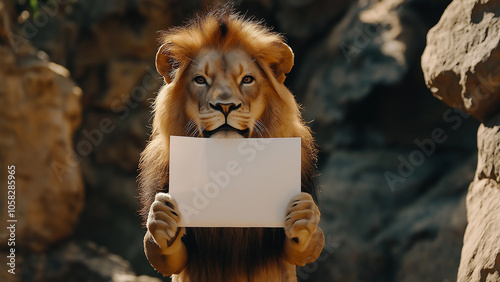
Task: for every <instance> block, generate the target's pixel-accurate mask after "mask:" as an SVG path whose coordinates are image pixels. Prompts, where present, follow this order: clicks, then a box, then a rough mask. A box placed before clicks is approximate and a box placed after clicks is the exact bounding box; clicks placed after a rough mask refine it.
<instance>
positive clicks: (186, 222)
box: [169, 136, 301, 227]
mask: <svg viewBox="0 0 500 282" xmlns="http://www.w3.org/2000/svg"><path fill="white" fill-rule="evenodd" d="M300 181H301V140H300V138H265V139H263V138H244V139H210V138H192V137H178V136H171V137H170V172H169V193H170V194H171V195H172V197H173V198H174V199H175V200H176V201H177V204H178V208H179V211H180V213H181V222H180V226H188V227H283V226H284V223H285V222H284V221H285V212H286V207H287V205H288V204H289V202H290V201H291V199H292V198H293V197H294V196H296V195H298V194H300Z"/></svg>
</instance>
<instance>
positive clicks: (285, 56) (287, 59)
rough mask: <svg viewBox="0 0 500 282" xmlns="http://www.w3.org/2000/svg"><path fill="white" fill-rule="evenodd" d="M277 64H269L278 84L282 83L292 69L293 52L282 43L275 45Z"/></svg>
mask: <svg viewBox="0 0 500 282" xmlns="http://www.w3.org/2000/svg"><path fill="white" fill-rule="evenodd" d="M277 45H278V46H277V49H276V50H277V53H278V56H277V58H276V59H278V61H277V62H274V63H271V64H270V67H271V69H272V70H273V72H274V75H275V76H276V79H277V80H278V82H279V83H283V82H284V81H285V78H286V74H288V73H289V72H290V71H291V70H292V67H293V51H292V48H290V46H288V45H287V44H285V43H283V42H279V43H277Z"/></svg>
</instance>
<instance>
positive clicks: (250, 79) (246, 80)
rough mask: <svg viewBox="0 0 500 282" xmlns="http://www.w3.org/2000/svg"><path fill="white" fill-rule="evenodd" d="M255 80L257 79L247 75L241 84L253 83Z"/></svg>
mask: <svg viewBox="0 0 500 282" xmlns="http://www.w3.org/2000/svg"><path fill="white" fill-rule="evenodd" d="M254 80H255V78H254V77H253V76H251V75H245V77H243V79H242V80H241V83H245V84H248V83H252V82H253V81H254Z"/></svg>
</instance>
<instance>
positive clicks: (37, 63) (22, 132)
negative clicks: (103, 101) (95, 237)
mask: <svg viewBox="0 0 500 282" xmlns="http://www.w3.org/2000/svg"><path fill="white" fill-rule="evenodd" d="M0 4H1V3H0ZM0 14H2V15H3V17H4V19H5V18H6V13H5V10H4V9H3V7H2V6H0ZM0 28H3V30H2V31H1V32H0V34H2V33H3V34H7V36H6V37H4V38H5V39H6V40H5V41H4V42H3V43H2V44H0V85H1V87H0V108H1V109H0V120H1V123H0V132H2V138H1V139H0V163H1V167H2V169H4V171H3V172H2V173H0V179H1V182H2V183H7V177H8V175H7V170H6V169H7V167H8V166H15V168H13V169H12V171H14V172H13V175H14V176H15V199H11V200H14V201H15V203H13V205H12V206H11V208H9V209H10V210H8V206H7V200H4V199H6V198H7V186H6V185H3V186H2V197H1V199H2V202H1V203H0V207H1V211H0V220H1V222H2V226H3V223H4V222H7V220H8V219H14V220H17V222H16V223H15V225H16V226H15V227H16V228H15V230H16V232H15V234H16V236H15V237H16V238H15V239H16V246H19V247H22V248H26V249H28V250H34V251H42V250H45V249H47V248H48V247H49V245H50V244H52V243H54V242H58V241H59V240H61V239H63V238H65V237H67V236H68V235H70V234H71V233H72V231H73V230H74V228H75V225H76V223H77V220H78V217H79V215H80V211H81V210H82V208H83V203H84V198H83V194H84V190H83V183H82V177H81V172H80V169H79V168H78V166H77V164H76V162H75V155H74V153H73V149H72V148H73V134H74V133H75V131H76V129H77V128H78V126H79V124H80V120H81V114H82V113H81V111H82V109H81V105H80V99H81V95H82V92H81V89H80V88H79V87H77V86H76V85H75V83H74V82H73V81H72V80H70V79H69V72H68V71H67V70H66V69H65V68H63V67H62V66H60V65H56V64H54V63H51V62H49V61H47V60H46V59H44V58H43V52H42V53H39V52H38V51H37V50H36V49H34V48H33V47H31V46H30V45H29V44H21V45H17V46H13V45H11V44H10V42H11V41H9V36H10V35H11V34H10V31H9V30H6V28H8V27H7V26H5V25H3V26H0ZM40 57H42V58H40ZM10 174H11V173H9V175H10ZM9 195H11V196H13V195H14V194H9ZM0 236H1V238H0V239H1V240H0V241H1V242H2V247H5V246H6V242H7V241H6V239H7V238H8V237H9V234H8V233H7V232H6V229H2V231H1V233H0Z"/></svg>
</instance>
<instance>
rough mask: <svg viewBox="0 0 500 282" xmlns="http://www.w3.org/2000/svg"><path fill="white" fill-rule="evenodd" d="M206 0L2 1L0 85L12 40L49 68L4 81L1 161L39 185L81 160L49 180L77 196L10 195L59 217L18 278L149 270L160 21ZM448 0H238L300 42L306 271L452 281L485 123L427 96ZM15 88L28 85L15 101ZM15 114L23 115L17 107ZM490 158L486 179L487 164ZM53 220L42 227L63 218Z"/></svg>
mask: <svg viewBox="0 0 500 282" xmlns="http://www.w3.org/2000/svg"><path fill="white" fill-rule="evenodd" d="M215 2H218V1H196V0H191V1H161V0H133V1H124V0H123V1H121V0H116V1H97V0H95V1H57V0H55V1H47V2H44V3H45V4H42V3H41V2H40V4H39V7H38V12H37V15H36V16H33V15H32V9H33V8H32V7H29V6H27V5H26V4H22V2H20V1H19V2H16V4H9V3H11V2H8V3H7V2H6V1H5V2H4V12H5V13H6V14H7V15H8V17H9V18H10V19H11V20H9V21H6V22H7V23H8V24H9V25H10V26H11V31H8V30H7V29H4V31H3V32H2V31H0V35H1V36H4V35H2V34H6V36H4V37H2V38H10V39H7V41H9V40H10V43H6V41H5V40H4V41H2V44H3V45H2V48H5V50H7V51H3V52H10V53H12V55H10V58H13V59H10V61H9V62H7V63H9V64H10V65H11V67H9V68H4V67H2V69H1V71H0V81H7V82H10V81H14V79H13V78H12V79H11V77H13V76H15V77H19V78H16V79H21V78H22V77H23V76H26V75H27V74H25V72H24V69H22V64H21V59H17V58H19V57H20V56H21V55H19V54H16V53H15V51H13V50H14V49H13V48H14V47H15V46H17V45H19V44H21V43H23V42H26V44H28V43H29V45H30V46H34V47H30V48H32V50H35V51H33V52H34V53H33V54H35V55H31V57H30V60H31V62H43V64H41V66H40V67H38V68H40V69H43V70H41V71H39V70H38V69H37V71H38V72H36V74H30V77H33V76H34V77H35V78H36V79H38V80H36V79H35V78H32V79H35V81H40V80H41V81H42V82H36V83H31V84H29V83H27V82H26V83H24V82H23V83H17V84H16V85H17V86H16V87H17V88H12V87H11V88H2V89H0V92H1V91H3V92H2V96H1V97H0V99H2V100H5V101H7V100H9V101H10V100H12V101H11V102H9V103H10V104H8V106H6V104H5V103H6V102H5V103H3V104H1V105H2V107H3V108H5V109H6V111H4V112H2V113H0V115H4V116H6V118H5V119H2V120H5V121H6V122H4V124H3V125H2V126H5V128H10V129H9V130H10V131H5V132H11V131H12V132H15V133H16V134H17V135H15V136H17V137H16V138H17V139H13V138H14V137H10V136H14V135H11V134H8V135H4V134H2V136H1V137H0V142H1V143H0V144H5V145H2V147H0V149H1V151H0V152H1V154H2V155H1V156H2V161H4V160H5V162H6V164H7V163H9V162H12V161H14V160H18V159H19V160H23V162H19V164H20V165H19V166H18V173H21V171H24V170H27V169H31V168H32V169H33V170H34V173H33V174H32V175H29V176H28V175H27V177H26V179H29V181H30V183H45V182H44V181H48V180H47V179H48V178H50V177H49V175H51V174H49V173H48V172H45V171H44V170H47V171H51V170H50V168H49V167H48V166H47V161H48V162H49V163H50V161H51V160H53V159H54V160H59V161H60V162H61V164H63V165H66V166H68V165H70V164H69V163H65V162H68V161H72V163H71V165H73V167H74V169H73V170H71V172H72V173H73V174H70V173H69V172H68V173H66V174H65V176H66V177H68V178H67V179H68V180H67V181H69V182H64V185H62V184H61V182H57V181H58V180H57V179H56V180H55V182H54V183H56V184H57V185H55V186H54V185H48V186H47V187H50V188H51V189H53V191H57V193H59V194H58V195H61V196H62V195H66V196H65V199H69V198H71V199H72V200H60V198H52V197H56V196H51V194H47V193H45V192H43V191H44V190H40V191H39V190H37V189H44V188H39V187H37V186H30V185H28V184H24V183H23V184H22V187H26V189H28V188H29V187H31V188H29V189H30V190H29V192H28V193H29V195H26V196H19V197H20V199H19V201H23V202H24V201H26V205H29V203H36V204H33V206H35V207H31V206H32V205H29V206H30V207H31V208H36V207H37V206H38V208H37V209H36V211H31V210H30V212H29V213H27V214H26V217H27V218H28V217H35V216H36V217H37V218H50V217H51V216H54V215H53V214H52V213H51V212H52V209H54V211H58V212H57V215H58V216H59V217H60V218H61V220H66V221H67V224H64V226H65V227H66V228H67V229H66V230H63V231H64V232H63V231H58V232H59V233H58V234H59V235H58V236H55V235H53V234H54V233H47V232H48V231H46V230H45V224H42V225H36V224H35V225H33V227H32V228H33V232H35V233H32V234H33V235H32V236H33V237H32V238H37V240H38V238H42V239H43V238H48V239H46V241H44V242H43V244H42V246H43V248H32V249H26V250H23V253H22V255H23V259H22V261H21V264H20V265H19V269H20V271H21V275H18V276H16V278H17V279H18V280H22V281H67V280H68V279H69V277H72V278H74V277H77V278H76V279H77V280H78V281H110V280H113V281H147V280H148V279H154V278H150V277H145V276H142V277H138V276H136V275H149V276H158V274H157V273H155V271H154V270H153V269H152V268H151V267H150V266H149V264H148V262H147V260H146V259H145V257H144V254H143V249H142V242H141V240H142V236H143V234H144V230H143V229H142V227H141V223H140V219H139V217H138V214H137V209H138V202H137V192H136V188H137V184H136V176H137V162H138V159H139V153H140V152H141V151H142V150H143V148H144V146H145V144H146V140H147V139H148V134H149V131H150V128H149V127H148V124H149V122H150V119H151V113H150V102H151V101H152V99H153V98H154V97H155V94H156V92H157V91H158V88H159V87H160V86H161V85H162V80H161V79H160V77H159V75H158V74H157V73H156V71H155V69H154V55H155V53H156V49H157V47H158V44H157V41H156V37H157V31H158V30H163V29H166V28H168V27H170V26H172V25H178V24H181V23H183V22H184V21H185V19H186V18H187V17H189V16H191V15H193V14H194V13H195V12H196V11H200V10H202V9H204V7H206V5H209V4H213V3H215ZM449 2H450V1H445V0H440V1H435V0H421V1H410V0H382V1H375V0H373V1H372V0H359V1H354V0H343V1H328V0H320V1H285V0H249V1H238V3H237V9H238V10H240V11H242V12H246V13H247V15H249V16H250V15H252V16H255V17H256V18H257V19H264V20H265V21H266V23H267V24H268V25H270V26H273V27H274V29H275V30H276V31H279V32H282V33H284V35H285V36H286V37H287V39H288V43H289V44H290V46H291V47H292V48H293V49H294V52H295V54H296V65H295V66H294V69H293V71H292V73H291V74H290V75H289V77H288V78H287V81H286V83H287V85H288V86H289V88H290V89H291V90H292V92H293V93H294V94H295V95H296V98H297V100H298V101H299V102H300V103H301V104H302V105H303V107H304V116H305V118H306V119H307V120H308V121H310V122H311V123H310V125H311V127H312V128H313V130H314V131H315V136H316V139H317V141H318V144H319V146H320V150H321V155H320V163H319V170H320V172H321V176H320V177H319V182H320V184H321V189H320V190H321V192H320V195H319V205H320V210H321V212H322V219H321V222H320V225H321V226H322V228H323V230H324V232H325V235H326V245H325V249H324V251H323V253H322V254H321V256H320V258H319V259H318V260H317V261H316V262H314V263H312V264H310V265H306V266H304V267H302V268H299V269H298V277H299V280H300V281H384V282H385V281H446V280H448V281H453V280H455V279H456V277H457V269H458V265H459V262H460V250H461V248H462V239H463V236H464V231H465V227H466V224H467V221H466V219H467V218H466V210H465V202H466V192H467V187H468V185H469V183H470V181H471V180H473V179H474V178H475V174H474V169H475V166H476V159H477V156H476V152H477V149H476V138H475V132H476V131H477V126H478V123H477V122H476V121H475V120H474V119H473V118H470V117H469V116H468V115H467V114H465V113H464V112H462V111H460V110H456V109H454V108H448V107H447V106H445V105H444V104H443V103H442V102H440V101H438V100H437V99H434V98H433V97H432V96H431V95H429V90H428V89H427V87H426V84H425V82H426V81H425V80H424V77H423V75H422V71H421V67H420V61H419V58H420V57H421V55H422V52H423V49H424V47H425V45H426V37H425V36H426V34H427V32H428V30H429V29H430V28H431V27H432V26H434V25H435V24H436V23H437V22H438V20H439V18H440V16H441V14H442V12H443V11H444V9H445V8H446V6H447V5H448V4H449ZM0 3H2V2H0ZM30 13H31V14H30ZM6 30H7V31H6ZM492 32H493V30H492ZM7 35H9V36H10V37H9V36H7ZM9 44H10V45H9ZM9 48H10V49H9ZM2 50H3V49H2ZM9 50H10V51H9ZM39 51H43V53H42V52H39ZM3 58H4V56H2V59H0V60H2V62H3V61H5V60H6V59H3ZM5 58H9V57H8V56H7V57H5ZM7 63H2V64H7ZM61 66H63V67H64V68H63V67H61ZM21 69H22V70H21ZM66 69H67V70H68V71H65V70H66ZM63 70H64V71H63ZM31 72H33V71H31ZM38 77H41V78H38ZM47 77H51V78H50V79H49V78H47ZM42 78H43V79H42ZM23 81H26V80H23ZM28 81H29V80H28ZM51 81H52V82H51ZM7 82H6V83H7ZM0 85H3V84H0ZM30 85H31V86H30ZM69 85H71V87H69ZM28 86H29V87H28ZM51 87H52V88H51ZM54 87H57V89H63V90H55V89H54ZM78 87H79V88H78ZM24 88H26V89H28V88H29V89H28V90H29V91H31V92H26V93H31V94H30V95H31V96H23V97H26V98H23V99H20V98H17V97H21V96H20V95H18V94H16V93H18V92H19V91H20V90H18V89H24ZM64 89H66V90H64ZM68 89H71V91H69V90H68ZM78 89H81V93H80V94H81V95H77V94H78V93H79V90H78ZM7 90H8V91H7ZM28 90H23V91H28ZM433 92H434V93H436V92H435V91H433ZM23 95H25V94H23ZM26 95H27V94H26ZM28 97H29V98H28ZM452 106H456V105H452ZM459 108H460V109H462V110H464V111H467V109H466V107H465V106H464V107H459ZM9 113H10V114H9ZM16 115H17V116H18V120H19V121H16V119H14V117H11V116H16ZM14 121H15V122H14ZM16 122H17V123H16ZM0 128H2V127H0ZM58 128H60V129H58ZM488 129H489V127H488V128H486V129H484V130H488ZM2 130H3V129H2ZM491 130H494V129H491ZM2 132H4V131H2ZM56 139H57V140H58V141H57V140H56ZM17 140H23V142H25V143H23V142H18V141H17ZM488 144H490V143H488ZM485 146H486V145H485ZM68 148H69V149H68ZM488 148H491V146H489V145H488ZM58 150H61V151H58ZM61 154H62V155H61ZM68 154H69V156H70V157H68V158H67V156H68ZM4 156H5V157H4ZM35 156H36V157H35ZM61 156H63V158H62V159H59V157H61ZM482 156H483V155H482V154H481V151H480V155H479V158H482ZM486 168H489V169H490V170H489V171H488V172H485V173H487V174H485V175H491V173H493V172H494V171H495V170H494V169H493V170H491V166H489V167H485V169H486ZM485 171H486V170H485ZM35 172H36V173H35ZM5 173H6V172H2V173H0V175H1V177H2V179H5V177H7V175H6V174H5ZM476 177H477V175H476ZM56 178H57V177H56ZM487 179H489V176H488V177H486V178H484V179H483V180H481V181H483V182H484V181H486V180H487ZM82 180H83V186H82ZM49 183H51V182H49ZM40 187H44V186H43V185H41V186H40ZM82 187H84V189H85V203H84V204H83V197H82V191H83V190H82ZM19 189H21V184H19ZM23 189H24V188H23ZM47 190H48V191H52V190H49V188H47ZM27 191H28V190H27ZM38 193H39V195H40V196H39V197H38V198H36V195H38ZM43 195H45V196H43ZM21 197H22V198H21ZM43 197H46V198H43ZM57 197H60V196H57ZM2 199H3V198H2ZM51 199H54V200H51ZM56 199H59V200H56ZM468 201H469V202H470V201H471V200H470V197H469V198H468ZM69 203H74V205H69ZM3 204H5V203H1V204H0V205H3ZM65 205H69V206H70V207H66V206H65ZM78 205H80V206H81V205H83V210H82V211H81V213H80V208H79V206H78ZM59 206H62V207H59ZM43 207H45V209H44V208H43ZM70 208H71V209H72V210H71V209H70ZM18 209H21V204H20V206H19V207H18ZM65 209H67V210H65ZM4 210H6V209H4V208H2V212H4ZM0 215H2V216H4V214H2V213H0ZM490 216H494V215H490ZM2 218H3V217H2ZM26 220H28V219H26ZM3 222H5V221H3ZM25 222H28V221H25ZM37 222H38V221H37ZM62 222H64V221H58V222H57V223H58V224H59V223H62ZM2 224H3V223H2ZM51 224H52V225H57V224H56V223H55V222H54V223H51ZM51 224H49V225H47V227H48V228H49V229H48V230H52V229H57V228H56V227H50V226H51ZM50 228H52V229H50ZM72 230H75V231H74V232H72V233H71V231H72ZM44 236H45V237H44ZM62 238H65V239H62ZM49 239H50V240H49ZM19 240H21V239H19ZM40 240H41V239H40ZM2 242H3V239H2ZM4 251H5V249H4ZM2 256H3V253H2ZM61 258H65V259H64V260H63V259H61ZM66 258H68V259H66ZM0 270H1V269H0ZM4 273H6V271H3V270H2V273H1V274H0V280H2V281H3V279H2V278H3V276H2V275H4ZM9 278H11V277H9Z"/></svg>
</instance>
